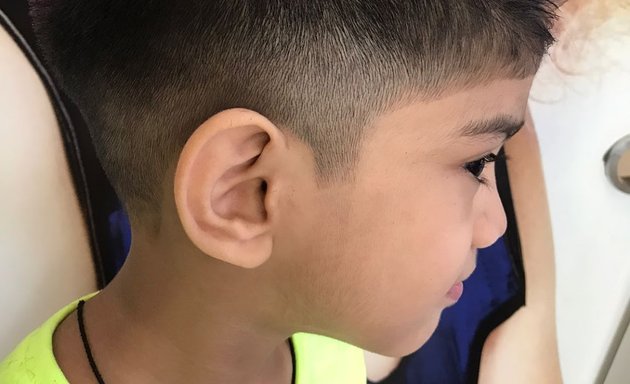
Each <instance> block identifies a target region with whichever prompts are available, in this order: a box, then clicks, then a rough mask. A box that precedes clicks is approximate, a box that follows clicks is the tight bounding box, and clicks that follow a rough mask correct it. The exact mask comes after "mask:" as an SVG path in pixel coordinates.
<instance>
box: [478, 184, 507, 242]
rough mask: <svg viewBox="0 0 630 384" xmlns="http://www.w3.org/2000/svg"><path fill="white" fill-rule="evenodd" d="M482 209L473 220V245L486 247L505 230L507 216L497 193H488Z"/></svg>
mask: <svg viewBox="0 0 630 384" xmlns="http://www.w3.org/2000/svg"><path fill="white" fill-rule="evenodd" d="M486 199H487V200H486V201H485V202H484V207H483V209H481V210H480V212H479V216H478V217H477V220H476V222H475V227H474V234H473V244H472V245H473V247H474V248H486V247H489V246H491V245H492V244H494V243H495V242H496V241H497V240H498V239H499V237H501V236H503V234H504V233H505V231H506V230H507V217H506V216H505V210H504V209H503V204H502V203H501V198H500V197H499V193H498V192H497V191H496V189H495V188H493V192H490V193H488V196H487V197H486Z"/></svg>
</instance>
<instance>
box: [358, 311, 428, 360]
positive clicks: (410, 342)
mask: <svg viewBox="0 0 630 384" xmlns="http://www.w3.org/2000/svg"><path fill="white" fill-rule="evenodd" d="M439 320H440V318H439V316H438V317H437V319H431V321H428V322H427V323H425V324H421V325H420V326H418V327H416V328H415V329H412V330H411V331H409V332H405V333H398V334H396V335H391V334H390V335H388V336H389V337H385V336H386V335H385V334H383V335H382V336H384V337H382V338H379V340H373V341H372V343H370V344H371V345H370V346H366V347H364V349H366V350H368V351H370V352H374V353H377V354H379V355H383V356H389V357H403V356H407V355H410V354H412V353H414V352H415V351H417V350H418V349H420V347H422V346H423V345H424V344H425V343H426V342H427V341H428V340H429V338H430V337H431V335H433V333H434V332H435V330H436V328H437V325H438V323H439Z"/></svg>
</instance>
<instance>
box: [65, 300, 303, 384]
mask: <svg viewBox="0 0 630 384" xmlns="http://www.w3.org/2000/svg"><path fill="white" fill-rule="evenodd" d="M84 305H85V301H84V300H80V301H79V305H78V306H77V318H78V320H79V332H80V333H81V340H82V341H83V348H84V349H85V355H86V356H87V359H88V361H89V362H90V368H92V373H93V374H94V377H95V378H96V380H97V381H98V384H105V380H103V376H101V372H99V370H98V367H97V366H96V361H94V356H92V349H91V348H90V343H88V339H87V335H86V334H85V323H84V321H83V306H84ZM288 342H289V349H290V351H291V363H292V367H293V370H292V372H291V383H295V371H296V369H295V365H296V364H295V363H296V361H295V346H294V345H293V340H292V339H289V340H288Z"/></svg>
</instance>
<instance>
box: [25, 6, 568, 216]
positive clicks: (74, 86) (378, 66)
mask: <svg viewBox="0 0 630 384" xmlns="http://www.w3.org/2000/svg"><path fill="white" fill-rule="evenodd" d="M555 8H556V7H555V5H554V3H553V1H551V0H378V1H377V0H373V1H369V0H176V1H174V0H150V1H138V0H89V1H87V0H85V1H75V0H31V14H32V16H33V20H34V27H35V30H36V34H37V36H38V40H39V43H40V46H41V48H42V51H43V52H44V59H45V61H46V62H47V63H48V65H49V67H50V68H51V71H52V73H53V75H54V77H55V78H56V80H57V81H58V82H59V84H60V85H61V87H62V88H63V90H64V91H65V92H66V93H67V94H68V95H69V96H70V97H71V98H72V99H73V100H74V101H75V102H76V104H77V105H78V107H79V109H80V110H81V112H82V114H83V116H84V118H85V120H86V122H87V124H88V127H89V130H90V134H91V136H92V139H93V141H94V145H95V148H96V151H97V155H98V156H99V159H100V161H101V163H102V166H103V168H104V170H105V172H106V174H107V175H108V177H109V179H110V181H111V182H112V184H113V186H114V188H115V190H116V191H117V193H118V194H119V196H120V198H121V200H123V202H124V203H125V206H126V207H127V209H128V211H129V213H130V214H131V215H132V216H138V215H141V214H142V213H143V212H147V211H153V212H155V211H156V210H158V209H159V202H160V199H161V198H162V195H161V190H162V185H163V184H162V183H163V181H164V177H165V172H166V171H167V170H168V169H171V168H170V167H172V166H173V165H174V164H175V162H176V160H177V158H178V157H179V154H180V152H181V150H182V148H183V146H184V144H185V143H186V141H187V140H188V138H189V137H190V136H191V134H192V133H193V132H194V130H195V129H196V128H197V127H198V126H199V125H200V124H201V123H202V122H204V121H205V120H206V119H207V118H209V117H210V116H212V115H214V114H216V113H218V112H220V111H222V110H225V109H227V108H232V107H241V108H248V109H251V110H254V111H257V112H259V113H261V114H262V115H264V116H266V117H267V118H268V119H270V120H271V121H272V122H273V123H275V124H276V125H277V126H278V127H280V128H281V129H283V130H285V131H286V132H288V133H290V134H292V135H294V136H295V137H297V138H298V139H300V140H302V141H303V142H304V143H306V144H307V145H308V146H309V147H310V148H311V149H312V151H313V154H314V157H315V160H316V164H317V174H318V175H319V178H320V181H321V182H326V181H330V180H335V179H339V178H343V177H345V176H347V175H348V174H349V172H350V171H351V169H352V168H353V166H354V164H355V162H356V160H357V158H358V154H359V150H360V144H361V141H362V138H363V137H364V134H365V131H366V127H368V126H369V122H370V121H371V119H373V118H375V117H376V116H378V115H379V114H382V113H383V112H385V111H387V110H388V109H390V108H392V107H393V106H395V105H399V104H400V103H403V102H406V101H411V100H412V99H414V100H415V99H418V100H422V99H426V100H431V99H435V98H439V97H440V96H441V95H444V94H445V93H446V92H449V91H454V90H457V89H464V88H466V87H472V86H475V85H480V84H483V83H487V82H489V81H492V80H496V79H503V78H525V77H527V76H530V75H532V74H534V73H535V72H536V70H537V68H538V66H539V65H540V62H541V59H542V57H543V55H544V54H545V52H546V50H547V48H548V47H549V45H550V44H551V43H552V42H553V37H552V35H551V33H550V28H551V26H552V24H553V19H554V17H555V16H554V15H555Z"/></svg>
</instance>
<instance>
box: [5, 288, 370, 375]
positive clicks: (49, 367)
mask: <svg viewBox="0 0 630 384" xmlns="http://www.w3.org/2000/svg"><path fill="white" fill-rule="evenodd" d="M91 296H93V294H92V295H88V296H87V297H91ZM77 303H78V300H77V301H75V302H73V303H72V304H70V305H68V306H66V307H65V308H63V309H62V310H60V311H59V312H57V313H56V314H55V315H54V316H53V317H51V318H50V319H48V320H47V321H46V322H45V323H44V324H42V325H41V326H40V327H39V328H37V329H36V330H35V331H33V332H32V333H31V334H30V335H28V336H27V337H26V338H25V339H24V340H23V341H22V342H21V343H20V344H19V345H18V346H17V348H16V349H15V350H14V351H13V352H12V353H11V354H10V355H9V356H7V358H6V359H5V360H4V361H2V362H0V384H69V383H68V380H67V379H66V377H65V376H64V374H63V372H62V371H61V369H60V368H59V366H58V365H57V361H56V360H55V356H54V355H53V346H52V338H53V333H54V332H55V329H56V328H57V326H58V325H59V324H60V323H61V322H62V321H63V319H65V318H66V317H67V316H68V315H69V314H70V313H72V312H73V311H74V310H75V309H76V308H77ZM291 339H292V341H293V348H294V351H295V361H296V367H295V373H296V375H295V384H365V383H366V377H365V363H364V360H363V353H362V352H361V350H360V349H358V348H356V347H353V346H350V345H348V344H345V343H342V342H340V341H337V340H333V339H329V338H327V337H323V336H318V335H311V334H306V333H298V334H295V335H293V337H292V338H291Z"/></svg>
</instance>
